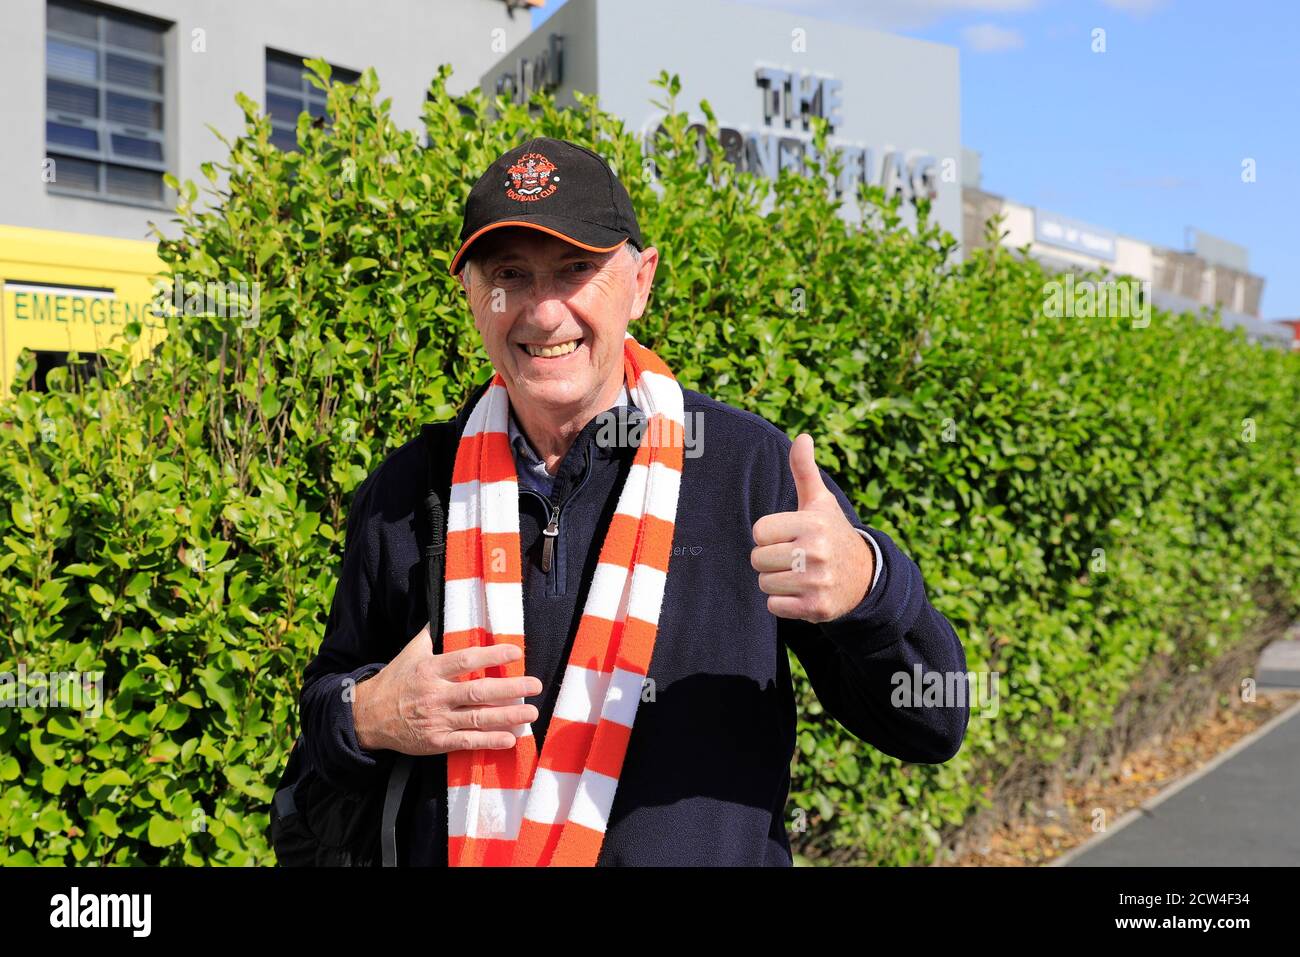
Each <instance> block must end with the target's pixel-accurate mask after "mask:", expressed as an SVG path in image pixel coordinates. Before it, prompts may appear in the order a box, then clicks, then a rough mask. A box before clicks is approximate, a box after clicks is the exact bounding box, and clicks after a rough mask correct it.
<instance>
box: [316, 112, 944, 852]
mask: <svg viewBox="0 0 1300 957" xmlns="http://www.w3.org/2000/svg"><path fill="white" fill-rule="evenodd" d="M658 262H659V257H658V253H657V251H656V250H655V249H654V247H646V246H644V244H643V242H642V239H641V234H640V230H639V227H638V225H637V220H636V214H635V212H634V210H633V208H632V204H631V201H630V199H629V197H628V195H627V192H626V191H625V190H624V188H623V186H622V185H621V184H620V183H619V181H618V179H617V178H616V177H615V176H614V174H613V172H612V170H611V169H610V167H609V166H608V164H607V163H605V162H604V161H603V160H602V159H601V158H600V157H599V156H598V155H597V154H595V153H593V152H592V151H590V150H588V149H586V148H584V147H581V146H577V145H575V144H572V143H568V142H565V141H561V140H555V139H550V138H537V139H534V140H531V141H529V142H528V143H525V144H524V145H522V146H520V147H518V148H516V149H513V150H511V151H509V152H507V153H505V154H504V155H503V156H501V157H500V158H498V159H497V160H496V162H494V163H493V164H492V166H491V167H490V168H489V169H488V170H487V171H486V172H485V173H484V174H483V176H482V177H481V178H480V179H479V180H478V182H477V183H476V185H475V186H474V188H473V189H472V191H471V192H470V195H469V199H468V202H467V205H466V211H465V221H464V226H463V229H462V232H461V245H460V248H459V250H458V251H457V252H456V254H455V257H454V258H453V259H452V261H451V266H450V268H451V272H452V273H453V274H455V275H458V276H459V278H460V282H461V285H462V288H463V290H464V292H465V295H466V297H467V300H468V305H469V308H470V310H471V311H472V313H473V316H474V321H475V325H476V327H477V329H478V331H479V332H480V333H481V335H482V338H483V344H484V346H485V348H486V351H487V354H488V357H489V358H490V359H491V362H492V366H493V369H494V371H495V374H494V375H493V376H492V378H491V380H490V381H489V382H488V383H486V385H485V386H483V387H481V388H480V389H479V390H478V391H477V392H476V393H475V394H474V395H473V396H471V397H470V399H469V400H468V401H467V403H466V405H465V407H464V408H463V409H462V411H461V412H460V414H459V415H458V416H457V418H456V422H455V430H456V434H457V435H458V436H459V441H458V445H457V447H456V451H455V461H454V471H453V472H452V484H451V489H450V491H451V499H450V509H449V515H448V535H447V566H446V572H445V592H444V609H445V612H444V615H443V627H442V638H443V644H442V651H441V652H440V653H435V651H436V649H435V646H434V643H433V642H432V641H431V636H430V635H429V632H428V628H427V625H426V626H425V627H424V628H421V624H422V621H423V618H424V615H425V609H424V608H423V606H422V603H421V601H420V600H419V594H418V593H419V589H418V588H414V589H413V588H412V583H413V582H415V581H417V580H418V567H417V566H418V561H419V554H418V549H417V546H416V542H415V538H414V533H413V528H414V526H415V524H416V523H417V522H418V521H419V520H420V519H419V508H420V502H421V500H422V496H423V488H424V484H423V477H424V469H423V463H424V461H425V451H426V450H425V449H424V448H423V441H422V440H421V439H417V440H412V441H411V442H408V443H407V444H406V445H404V446H403V447H401V448H400V449H398V450H396V451H394V452H393V453H391V454H390V455H389V456H388V457H387V458H386V459H385V461H384V462H383V463H382V464H381V465H380V466H379V468H377V469H376V470H375V471H374V472H373V473H372V474H371V475H370V476H369V477H368V478H367V480H366V481H365V482H364V483H363V484H362V486H361V488H360V489H359V491H358V493H357V495H356V497H355V500H354V502H353V505H352V510H351V513H350V515H349V520H348V535H347V543H346V548H345V557H344V563H343V571H342V576H341V580H340V582H339V586H338V590H337V591H336V594H335V597H334V604H333V607H332V609H331V614H330V620H329V624H328V627H327V631H326V635H325V639H324V644H323V647H322V649H321V652H320V654H319V656H318V657H317V658H316V659H315V660H314V661H313V662H312V663H311V665H310V666H309V667H308V669H307V673H306V680H305V683H304V684H305V686H304V690H303V695H302V718H303V728H304V737H305V740H306V742H307V747H308V751H309V754H310V755H311V757H312V759H313V760H314V761H315V763H316V764H317V765H318V766H319V767H320V768H321V772H322V774H323V775H324V776H325V777H326V779H327V780H329V781H330V782H331V783H332V784H333V785H334V786H335V787H337V788H340V789H344V790H358V791H359V790H362V789H365V788H368V787H373V786H374V782H375V781H376V780H377V779H378V778H377V776H380V775H382V774H383V773H384V771H385V769H387V768H388V767H390V766H391V763H392V761H393V760H394V759H395V757H396V755H397V754H399V753H400V754H407V755H415V756H420V758H419V760H420V762H421V764H420V768H421V770H420V772H419V773H417V774H416V775H415V776H414V778H413V785H412V787H410V788H409V793H408V794H407V795H406V798H405V801H404V803H403V804H402V809H401V810H402V813H401V816H400V819H399V821H400V823H399V826H398V833H399V838H400V841H401V851H400V855H399V856H400V861H399V862H400V863H404V864H425V865H447V864H450V865H484V864H486V865H592V864H602V865H615V864H622V865H638V864H656V865H664V864H668V865H700V864H718V865H722V864H739V865H789V864H790V863H791V854H790V847H789V840H788V837H787V832H786V821H787V817H786V809H785V806H786V798H787V793H788V790H789V786H790V761H791V757H792V755H793V752H794V746H795V717H796V715H795V703H794V695H793V690H792V685H791V680H790V670H789V663H788V660H787V656H786V649H792V650H793V651H794V653H795V654H796V655H797V656H798V658H799V660H800V662H801V663H802V665H803V667H804V669H805V670H806V672H807V674H808V676H809V679H810V680H811V682H812V686H813V689H814V690H815V691H816V693H817V696H818V698H819V700H820V701H821V703H822V705H823V706H824V708H825V709H826V711H827V712H829V713H830V714H831V715H833V716H834V717H835V719H836V720H838V721H839V722H840V723H841V724H842V725H843V726H844V727H845V728H847V729H848V730H849V731H850V732H852V733H853V734H854V735H856V736H857V737H859V738H860V739H862V740H863V741H865V742H867V743H869V744H871V745H873V746H875V747H876V748H879V749H880V750H882V751H884V752H886V753H887V754H891V755H894V756H895V757H898V758H900V759H902V760H905V761H912V762H927V763H937V762H942V761H946V760H948V759H949V758H951V757H952V756H953V755H954V754H955V753H956V752H957V751H958V749H959V748H960V746H961V742H962V739H963V737H964V735H965V730H966V725H967V721H968V718H969V710H968V707H967V704H966V702H965V700H964V696H963V697H962V699H961V700H956V701H944V702H943V703H942V704H941V705H935V704H934V703H933V702H931V701H930V699H928V698H927V699H926V700H927V704H926V705H918V704H916V703H915V699H913V698H912V697H911V696H906V697H905V699H904V700H903V704H902V706H900V705H898V704H896V703H895V702H896V701H897V700H898V698H897V694H896V692H897V689H898V683H899V680H900V678H899V676H900V675H901V676H903V677H902V679H901V680H904V681H912V680H914V679H915V677H916V676H917V675H918V674H920V673H923V672H941V673H944V674H945V675H953V674H961V675H963V677H964V672H965V668H966V662H965V655H964V652H963V650H962V647H961V643H960V641H959V640H958V639H957V636H956V635H955V633H954V632H953V629H952V627H951V625H950V624H949V623H948V621H947V620H946V619H945V618H944V617H943V616H942V615H941V614H940V613H939V612H938V611H936V610H935V609H934V608H933V606H932V605H931V604H930V603H929V601H928V600H927V599H926V596H925V587H924V583H923V581H922V578H921V574H920V571H919V570H918V568H917V566H916V565H915V563H914V562H912V561H911V559H909V558H908V557H907V556H906V555H904V554H903V552H901V551H900V550H899V549H898V547H897V546H896V545H895V544H894V543H893V542H892V541H891V540H890V539H889V537H888V536H887V535H885V534H883V533H881V532H879V531H877V530H874V529H870V528H868V527H867V526H866V525H864V524H863V523H862V522H861V521H860V520H859V519H858V517H857V515H856V514H855V512H854V510H853V507H852V505H851V504H850V503H849V501H848V499H847V497H846V496H845V495H844V493H843V492H842V491H841V490H840V489H839V488H838V486H837V485H836V484H835V482H834V481H833V480H832V479H831V478H830V476H829V475H827V474H826V473H825V472H824V471H822V470H821V469H820V468H819V467H818V466H817V465H816V463H815V462H814V459H813V439H812V437H811V436H809V435H806V434H801V435H799V436H798V437H797V439H796V440H795V441H794V442H793V443H792V442H791V441H790V440H789V439H788V438H787V436H786V435H785V434H784V433H783V432H782V431H781V430H780V429H779V428H777V427H775V426H774V425H772V424H771V423H769V422H767V421H766V420H764V419H763V418H761V417H759V416H757V415H755V414H753V413H751V412H747V411H744V410H741V409H737V408H733V407H731V406H728V405H725V404H723V403H721V402H717V401H715V400H713V399H711V398H709V397H707V396H706V395H703V394H701V393H700V392H696V391H694V390H692V389H688V388H684V387H682V386H681V385H679V384H678V382H677V380H676V379H675V378H674V376H673V374H672V372H671V370H670V369H668V368H667V366H666V365H664V363H663V362H662V361H660V360H659V358H658V357H657V356H656V355H655V354H654V353H653V352H652V351H650V350H649V349H646V348H645V347H644V346H642V345H641V344H640V343H638V342H637V341H636V339H635V338H634V337H633V336H631V335H629V332H628V325H629V322H630V321H631V320H634V319H637V318H639V317H641V315H642V314H643V313H644V311H645V309H646V304H647V301H648V300H649V297H650V290H651V285H652V283H653V280H654V275H655V270H656V268H657V266H658ZM611 426H614V427H611ZM697 453H698V454H697ZM448 464H449V465H450V464H451V463H448ZM944 685H945V686H946V687H951V683H950V682H947V681H945V682H944ZM963 686H964V685H963ZM347 689H351V693H344V692H345V690H347Z"/></svg>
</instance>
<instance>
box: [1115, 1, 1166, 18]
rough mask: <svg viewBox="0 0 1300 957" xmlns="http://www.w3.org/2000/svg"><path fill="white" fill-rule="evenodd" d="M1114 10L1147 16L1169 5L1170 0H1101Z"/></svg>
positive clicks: (1137, 15)
mask: <svg viewBox="0 0 1300 957" xmlns="http://www.w3.org/2000/svg"><path fill="white" fill-rule="evenodd" d="M1101 2H1102V3H1103V4H1105V5H1106V6H1108V7H1110V8H1111V9H1112V10H1119V11H1121V12H1122V13H1131V14H1133V15H1134V16H1136V17H1145V16H1148V15H1149V14H1152V13H1155V12H1156V11H1157V10H1159V9H1160V8H1161V7H1165V6H1168V5H1169V0H1101Z"/></svg>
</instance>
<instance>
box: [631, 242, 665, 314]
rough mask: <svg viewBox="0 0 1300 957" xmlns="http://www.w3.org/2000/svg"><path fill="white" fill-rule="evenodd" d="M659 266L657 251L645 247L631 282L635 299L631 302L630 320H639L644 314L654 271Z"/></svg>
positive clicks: (650, 247)
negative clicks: (632, 282)
mask: <svg viewBox="0 0 1300 957" xmlns="http://www.w3.org/2000/svg"><path fill="white" fill-rule="evenodd" d="M658 266H659V250H657V249H655V248H654V247H653V246H647V247H646V248H645V249H643V250H641V261H640V262H639V263H637V267H636V273H635V274H634V277H633V281H634V282H635V283H636V298H634V299H633V300H632V315H631V318H632V319H640V318H641V314H642V313H643V312H645V307H646V303H648V302H649V301H650V287H651V285H652V284H653V283H654V278H655V269H657V268H658Z"/></svg>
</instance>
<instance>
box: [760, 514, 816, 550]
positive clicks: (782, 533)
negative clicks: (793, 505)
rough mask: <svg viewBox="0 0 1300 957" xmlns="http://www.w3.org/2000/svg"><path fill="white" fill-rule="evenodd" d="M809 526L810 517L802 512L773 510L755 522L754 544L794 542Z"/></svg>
mask: <svg viewBox="0 0 1300 957" xmlns="http://www.w3.org/2000/svg"><path fill="white" fill-rule="evenodd" d="M807 528H808V518H807V516H806V515H804V514H803V513H801V512H773V513H772V514H771V515H764V516H763V517H762V518H760V519H759V520H758V521H757V522H755V523H754V528H753V535H754V544H755V545H776V544H778V543H779V542H793V541H794V540H795V539H796V538H798V537H799V535H800V533H801V532H803V531H804V530H805V529H807Z"/></svg>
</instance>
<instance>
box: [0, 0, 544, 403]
mask: <svg viewBox="0 0 1300 957" xmlns="http://www.w3.org/2000/svg"><path fill="white" fill-rule="evenodd" d="M540 2H541V0H536V3H540ZM530 5H535V3H534V4H530V3H525V2H520V0H512V2H504V0H438V2H436V3H431V2H428V0H379V2H372V3H358V2H357V0H293V2H288V0H275V2H266V0H221V2H216V0H113V2H111V3H104V4H99V3H86V2H80V0H4V3H3V6H2V7H0V84H2V85H3V89H4V91H5V93H4V96H3V98H0V128H2V129H3V130H4V135H3V136H2V137H0V283H3V289H0V293H2V294H0V388H3V389H4V390H5V391H7V389H8V386H9V381H8V379H9V377H10V376H11V375H12V373H13V369H14V363H15V360H16V359H17V357H18V354H19V351H20V350H21V348H22V347H23V346H29V347H31V348H33V349H36V350H37V351H38V352H39V353H40V354H41V355H39V356H38V358H39V361H40V366H39V367H38V372H41V373H43V370H44V369H45V368H46V367H48V366H49V365H52V364H58V363H59V362H62V361H65V360H66V353H67V352H68V351H69V350H72V349H76V350H77V351H79V352H94V351H95V350H96V349H98V348H100V347H102V346H103V345H104V344H105V343H106V342H107V340H109V339H111V338H113V337H114V336H115V335H116V334H118V333H120V331H121V327H122V325H123V324H124V323H125V322H126V321H128V320H127V319H126V318H125V317H127V316H128V315H131V314H136V313H138V312H139V308H140V304H141V303H142V302H146V301H148V299H149V297H150V295H151V292H152V287H151V285H150V283H149V282H148V274H149V273H150V272H151V271H152V269H153V268H154V267H153V265H152V264H153V263H154V260H153V257H152V249H153V244H152V243H151V242H145V240H146V238H147V237H148V236H149V234H150V223H151V222H152V223H157V224H158V226H159V227H160V228H161V229H163V231H164V232H168V231H170V230H171V229H173V228H174V227H172V226H171V224H170V222H169V221H170V219H171V217H172V212H171V211H172V208H173V204H174V197H173V196H172V195H171V191H170V190H169V189H167V187H166V186H165V185H164V183H163V174H164V173H165V172H166V173H172V174H174V175H175V176H176V177H177V178H178V179H179V180H181V181H182V182H183V181H184V180H186V179H192V180H195V181H196V182H201V181H202V175H201V173H200V164H202V163H203V162H206V161H209V160H214V159H219V158H220V157H221V156H222V155H223V153H224V150H225V148H224V147H223V146H222V144H221V142H220V141H219V140H218V139H217V137H216V136H215V135H214V134H213V132H212V130H210V129H209V128H208V127H209V126H212V127H215V128H216V129H217V130H218V131H220V132H221V133H222V134H223V135H227V136H230V135H234V134H237V133H238V132H239V131H240V130H242V128H243V115H242V112H241V110H240V108H239V106H238V105H237V104H236V102H235V95H236V94H237V93H241V92H242V93H245V94H247V95H248V96H250V97H251V98H252V99H253V100H255V101H256V102H258V103H259V104H261V105H262V107H263V110H264V111H265V112H268V113H269V114H270V115H271V117H272V121H273V128H274V137H275V140H276V142H277V143H278V144H280V145H281V146H282V147H284V148H293V141H294V134H293V130H294V127H295V125H296V121H297V117H298V114H299V113H300V112H302V111H304V110H305V111H307V112H308V113H310V114H311V115H313V116H321V115H323V114H324V112H325V108H324V97H323V95H322V94H321V92H320V91H319V90H317V89H316V88H315V87H313V86H311V85H310V84H309V83H307V82H306V81H305V80H304V78H303V73H304V68H303V66H302V59H303V58H304V57H306V58H318V57H319V58H321V59H324V60H325V61H327V62H328V63H330V64H331V66H333V67H334V68H335V70H336V73H338V74H341V75H342V76H343V77H344V78H354V77H355V76H356V75H357V73H359V72H360V71H361V70H364V69H365V68H366V67H368V66H374V67H375V69H376V70H377V71H378V73H379V78H380V82H381V85H382V88H383V92H384V95H385V96H388V97H391V98H392V113H393V117H394V119H395V120H396V122H397V123H398V124H399V125H401V126H403V127H407V128H417V127H419V126H420V123H421V120H420V112H421V107H422V105H423V103H424V100H425V97H426V94H427V91H428V87H429V82H430V80H431V79H432V78H433V76H434V74H435V72H436V71H437V68H438V65H439V64H441V63H450V64H451V66H452V69H453V73H452V76H451V78H450V80H449V81H448V85H449V88H450V89H451V90H452V92H462V91H464V90H466V89H469V88H470V87H473V86H474V85H476V83H477V81H478V78H479V76H480V75H481V74H482V72H483V71H484V70H485V69H487V68H488V66H489V65H491V64H492V63H493V62H495V61H496V60H497V59H498V58H499V57H500V55H501V51H502V50H505V49H509V48H510V47H511V46H512V45H514V44H515V43H517V42H518V41H519V40H520V39H521V38H523V37H524V36H526V35H527V34H528V32H529V30H530V29H531V18H530V16H529V13H528V11H527V9H524V8H525V7H527V6H530ZM49 232H53V233H55V235H47V233H49ZM123 243H125V245H122V244H123ZM128 307H129V308H128ZM37 384H38V385H39V384H40V383H37Z"/></svg>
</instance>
